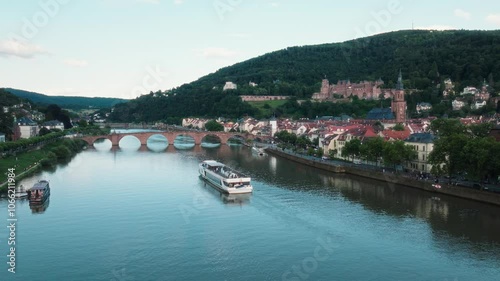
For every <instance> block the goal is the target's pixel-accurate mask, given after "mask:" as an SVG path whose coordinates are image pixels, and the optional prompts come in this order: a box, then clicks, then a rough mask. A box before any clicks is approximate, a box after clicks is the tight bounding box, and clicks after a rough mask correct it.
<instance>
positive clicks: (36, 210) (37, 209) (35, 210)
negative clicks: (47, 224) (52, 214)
mask: <svg viewBox="0 0 500 281" xmlns="http://www.w3.org/2000/svg"><path fill="white" fill-rule="evenodd" d="M49 205H50V198H49V199H47V200H45V202H44V203H43V204H30V205H29V206H30V209H31V213H32V214H43V213H45V211H46V210H47V209H48V208H49Z"/></svg>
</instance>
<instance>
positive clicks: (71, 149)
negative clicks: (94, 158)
mask: <svg viewBox="0 0 500 281" xmlns="http://www.w3.org/2000/svg"><path fill="white" fill-rule="evenodd" d="M85 145H86V144H85V142H84V141H82V140H80V139H59V140H56V141H54V142H51V143H49V144H46V145H44V146H42V147H38V148H36V149H34V150H30V151H25V152H21V153H15V154H12V155H10V156H7V157H5V158H2V161H1V162H0V171H2V172H1V174H0V193H2V192H5V191H6V187H7V173H6V172H7V169H9V168H14V169H15V172H16V181H19V180H21V179H22V178H24V177H27V176H30V175H32V174H34V173H35V172H37V171H38V170H40V169H41V168H49V167H53V166H55V165H56V164H57V163H58V162H59V161H65V160H69V159H71V157H73V156H74V155H75V154H77V153H78V152H80V151H81V150H82V149H83V147H84V146H85Z"/></svg>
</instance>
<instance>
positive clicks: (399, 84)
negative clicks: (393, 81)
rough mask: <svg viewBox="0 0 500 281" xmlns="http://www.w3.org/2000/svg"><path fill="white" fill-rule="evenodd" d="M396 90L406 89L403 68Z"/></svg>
mask: <svg viewBox="0 0 500 281" xmlns="http://www.w3.org/2000/svg"><path fill="white" fill-rule="evenodd" d="M396 90H404V87H403V75H402V74H401V69H399V76H398V84H397V86H396Z"/></svg>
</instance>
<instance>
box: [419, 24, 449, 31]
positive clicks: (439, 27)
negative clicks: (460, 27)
mask: <svg viewBox="0 0 500 281" xmlns="http://www.w3.org/2000/svg"><path fill="white" fill-rule="evenodd" d="M415 29H423V30H450V29H456V28H455V27H453V26H449V25H439V24H436V25H429V26H419V27H416V28H415Z"/></svg>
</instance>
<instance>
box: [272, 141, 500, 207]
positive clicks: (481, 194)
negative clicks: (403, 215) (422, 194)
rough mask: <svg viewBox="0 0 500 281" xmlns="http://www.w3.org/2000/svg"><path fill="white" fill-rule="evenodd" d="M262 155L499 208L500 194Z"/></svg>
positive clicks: (278, 152) (286, 154) (277, 152)
mask: <svg viewBox="0 0 500 281" xmlns="http://www.w3.org/2000/svg"><path fill="white" fill-rule="evenodd" d="M265 151H266V152H267V153H268V154H270V155H274V156H279V157H282V158H286V159H288V160H291V161H294V162H297V163H301V164H305V165H308V166H312V167H315V168H318V169H322V170H325V171H329V172H333V173H341V174H348V175H355V176H360V177H365V178H369V179H373V180H378V181H383V182H386V183H387V184H390V185H394V186H395V187H397V186H407V187H412V188H417V189H421V190H425V191H428V192H433V193H438V194H446V195H451V196H455V197H460V198H464V199H469V200H475V201H479V202H484V203H489V204H493V205H497V206H500V194H498V193H493V192H489V191H484V190H476V189H472V188H469V187H463V186H455V185H449V184H447V183H443V182H442V181H441V182H440V183H439V184H440V188H436V187H434V186H433V183H434V182H433V181H432V180H420V179H415V178H413V177H412V176H411V175H408V174H405V173H398V172H395V171H385V172H384V170H382V168H380V167H375V166H369V165H356V164H352V163H347V162H343V161H335V160H323V159H319V158H316V157H311V156H307V155H302V154H298V153H294V152H292V151H288V150H283V149H279V148H276V147H268V148H266V149H265Z"/></svg>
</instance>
